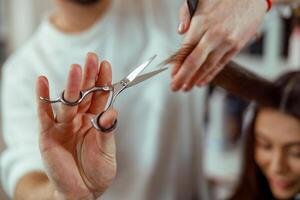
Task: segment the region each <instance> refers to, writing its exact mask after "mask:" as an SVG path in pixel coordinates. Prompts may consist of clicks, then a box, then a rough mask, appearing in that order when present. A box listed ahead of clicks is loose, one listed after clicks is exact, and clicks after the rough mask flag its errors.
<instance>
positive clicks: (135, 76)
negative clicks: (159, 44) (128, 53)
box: [40, 56, 167, 133]
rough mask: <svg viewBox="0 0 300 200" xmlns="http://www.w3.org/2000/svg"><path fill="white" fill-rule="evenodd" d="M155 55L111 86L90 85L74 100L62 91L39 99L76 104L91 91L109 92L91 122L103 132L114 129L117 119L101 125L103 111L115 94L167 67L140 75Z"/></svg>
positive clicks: (111, 104) (109, 106)
mask: <svg viewBox="0 0 300 200" xmlns="http://www.w3.org/2000/svg"><path fill="white" fill-rule="evenodd" d="M155 57H156V56H153V57H151V58H150V59H149V60H147V61H146V62H144V63H143V64H141V65H140V66H138V67H137V68H136V69H134V70H133V71H132V72H130V73H129V74H128V75H127V76H125V77H124V78H123V79H122V80H120V81H119V82H117V83H114V84H113V85H112V86H98V87H92V88H90V89H88V90H84V91H80V94H79V98H78V99H77V100H75V101H68V100H66V98H65V96H64V92H62V94H61V96H60V97H58V98H57V99H55V100H50V99H48V98H44V97H40V99H41V100H42V101H44V102H46V103H62V104H64V105H66V106H78V105H80V104H81V103H82V102H83V101H84V99H85V98H87V97H88V96H89V95H90V94H92V93H97V92H109V93H110V98H109V100H108V103H107V105H106V107H105V109H104V111H103V112H101V113H100V114H98V115H97V116H96V117H95V118H93V119H92V120H91V122H92V125H93V127H94V128H95V129H97V130H98V131H101V132H104V133H107V132H111V131H112V130H114V129H115V128H116V126H117V120H115V121H114V123H113V124H112V126H111V127H109V128H105V127H102V126H101V124H100V123H99V122H100V119H101V117H102V116H103V114H104V113H105V112H107V111H108V110H109V109H110V108H112V107H113V104H114V102H115V100H116V98H117V96H118V95H119V94H120V93H121V92H122V91H124V90H125V89H127V88H129V87H132V86H134V85H136V84H139V83H141V82H143V81H145V80H147V79H149V78H151V77H153V76H155V75H157V74H159V73H161V72H163V71H165V70H166V69H167V67H165V68H160V69H158V70H156V71H152V72H150V73H147V74H144V75H140V74H141V72H143V71H144V69H145V68H146V67H147V66H149V65H150V64H151V63H152V61H153V60H154V59H155ZM139 75H140V76H139Z"/></svg>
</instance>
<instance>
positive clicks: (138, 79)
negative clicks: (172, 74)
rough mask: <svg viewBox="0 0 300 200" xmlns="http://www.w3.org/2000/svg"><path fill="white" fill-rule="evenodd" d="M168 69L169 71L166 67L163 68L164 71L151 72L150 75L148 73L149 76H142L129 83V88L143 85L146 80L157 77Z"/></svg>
mask: <svg viewBox="0 0 300 200" xmlns="http://www.w3.org/2000/svg"><path fill="white" fill-rule="evenodd" d="M167 69H168V68H167V67H165V68H162V69H159V70H156V71H153V72H149V73H147V74H143V75H140V76H138V77H136V78H135V79H134V80H133V81H132V82H131V83H129V84H128V86H127V87H128V88H129V87H132V86H134V85H136V84H139V83H141V82H143V81H146V80H148V79H149V78H152V77H153V76H155V75H157V74H160V73H161V72H163V71H165V70H167Z"/></svg>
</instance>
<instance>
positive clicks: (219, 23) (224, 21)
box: [171, 0, 267, 91]
mask: <svg viewBox="0 0 300 200" xmlns="http://www.w3.org/2000/svg"><path fill="white" fill-rule="evenodd" d="M266 10H267V3H266V0H238V1H237V0H200V1H199V4H198V8H197V10H196V12H195V15H194V17H193V18H192V20H191V19H190V14H189V10H188V6H187V3H186V2H185V3H184V4H183V5H182V7H181V9H180V17H179V20H180V24H179V27H178V32H179V33H180V34H185V38H184V41H183V44H182V47H184V46H186V45H190V44H192V45H195V47H194V50H193V51H192V52H191V53H190V54H189V55H188V56H187V58H186V59H185V61H184V62H183V64H182V65H178V66H175V67H174V69H173V72H172V76H173V80H172V84H171V87H172V89H173V90H174V91H177V90H180V89H183V90H185V91H189V90H191V89H192V88H193V86H194V85H196V84H197V85H198V86H203V85H206V84H207V83H208V82H210V81H211V80H212V79H213V78H214V77H215V76H216V74H218V73H219V72H220V71H221V70H222V69H223V67H224V66H225V64H226V63H227V62H229V61H230V59H231V58H232V57H233V56H234V55H236V54H237V53H238V52H239V51H240V50H241V49H242V48H243V47H244V46H245V44H246V43H247V42H248V41H249V40H250V39H251V38H252V37H253V36H254V35H255V33H256V31H257V29H258V27H259V25H260V24H261V22H262V19H263V16H264V14H265V12H266Z"/></svg>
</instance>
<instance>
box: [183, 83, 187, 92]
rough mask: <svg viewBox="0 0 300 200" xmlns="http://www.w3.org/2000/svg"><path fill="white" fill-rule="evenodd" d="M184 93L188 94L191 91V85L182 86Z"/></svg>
mask: <svg viewBox="0 0 300 200" xmlns="http://www.w3.org/2000/svg"><path fill="white" fill-rule="evenodd" d="M182 89H183V91H185V92H188V91H189V85H188V84H184V85H183V86H182Z"/></svg>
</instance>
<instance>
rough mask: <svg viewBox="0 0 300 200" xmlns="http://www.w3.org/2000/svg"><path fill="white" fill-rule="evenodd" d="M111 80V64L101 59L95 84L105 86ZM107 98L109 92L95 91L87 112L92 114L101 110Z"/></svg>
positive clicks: (109, 83)
mask: <svg viewBox="0 0 300 200" xmlns="http://www.w3.org/2000/svg"><path fill="white" fill-rule="evenodd" d="M111 82H112V71H111V66H110V64H109V63H108V62H107V61H103V62H102V63H101V64H100V69H99V73H98V79H97V82H96V86H107V85H111ZM108 98H109V93H108V92H107V93H105V92H97V93H95V94H94V95H93V98H92V102H91V106H90V110H89V112H90V113H92V114H98V113H100V112H102V111H103V109H104V108H105V106H106V103H107V100H108Z"/></svg>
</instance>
